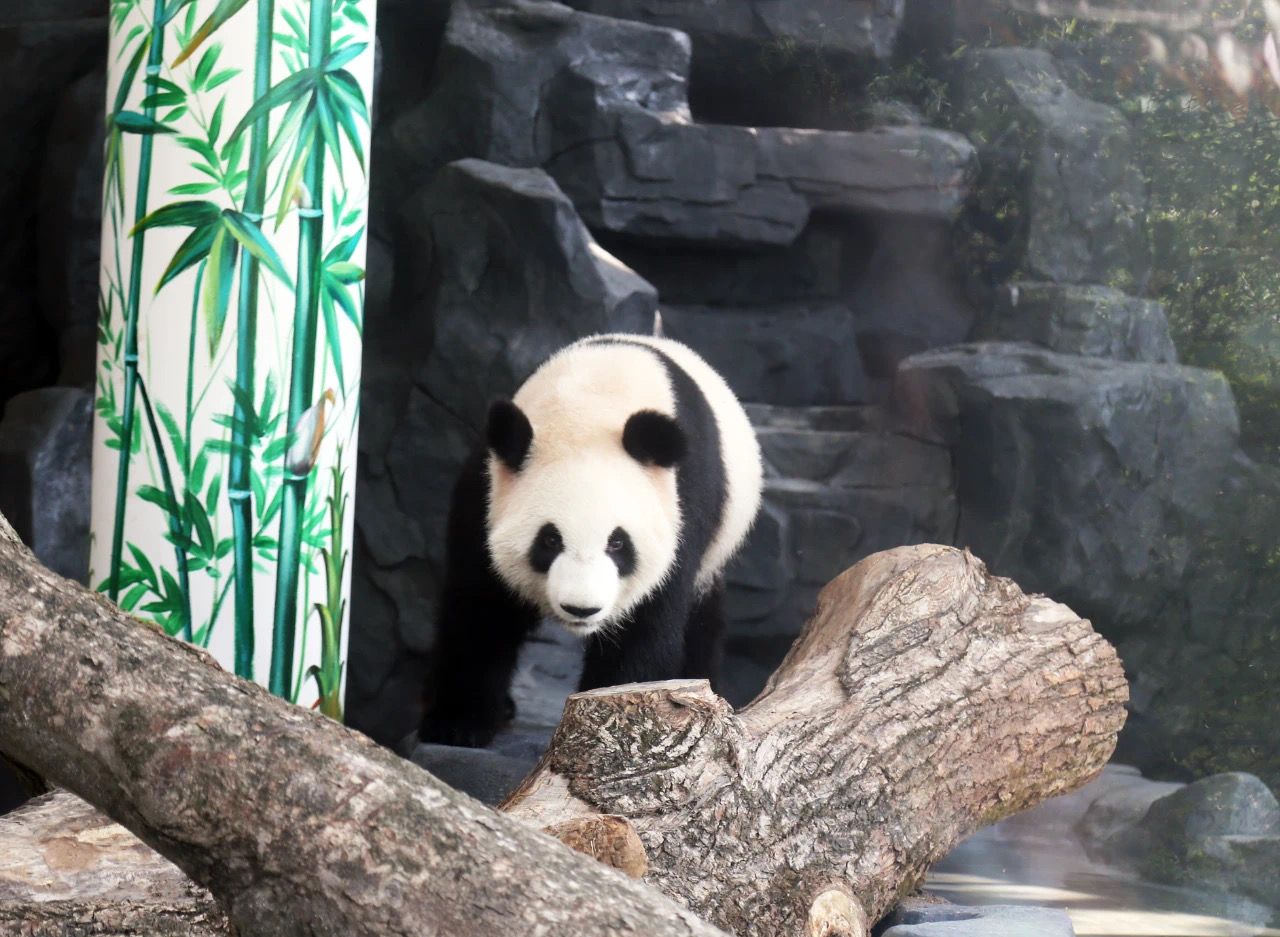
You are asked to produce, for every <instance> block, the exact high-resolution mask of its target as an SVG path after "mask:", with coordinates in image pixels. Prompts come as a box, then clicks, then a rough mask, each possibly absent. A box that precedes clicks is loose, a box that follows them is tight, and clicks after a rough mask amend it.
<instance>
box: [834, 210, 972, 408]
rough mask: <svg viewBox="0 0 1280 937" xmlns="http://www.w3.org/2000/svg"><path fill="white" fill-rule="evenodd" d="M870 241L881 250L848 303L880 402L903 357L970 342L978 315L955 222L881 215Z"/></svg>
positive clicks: (851, 290) (865, 269)
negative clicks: (961, 263) (958, 256)
mask: <svg viewBox="0 0 1280 937" xmlns="http://www.w3.org/2000/svg"><path fill="white" fill-rule="evenodd" d="M869 235H870V238H871V240H872V244H873V245H874V246H873V248H872V250H871V252H870V255H869V256H868V257H867V258H866V262H865V266H864V267H863V268H862V269H861V270H860V272H859V275H858V276H857V277H856V278H855V279H853V281H852V283H851V285H850V287H849V288H848V289H847V290H846V291H845V293H844V299H845V302H847V303H848V305H849V307H850V308H851V309H853V310H854V311H855V312H856V314H857V316H858V350H859V353H860V355H861V357H862V366H863V370H864V371H865V372H866V374H867V376H868V377H869V378H870V379H871V380H872V381H873V382H875V384H876V389H877V395H876V399H877V400H879V399H882V398H883V395H884V394H885V393H886V392H887V391H888V388H889V382H890V381H892V379H893V375H894V372H896V371H897V369H898V363H899V362H900V361H901V360H902V359H903V358H906V357H909V356H910V355H913V354H916V353H917V352H921V351H925V350H927V349H930V348H939V347H945V346H947V345H954V344H956V343H958V342H962V341H964V339H965V338H966V337H967V336H968V334H969V329H970V328H971V326H972V324H973V316H974V311H973V308H972V306H971V305H970V303H969V301H968V299H967V297H966V296H965V291H964V284H963V278H962V276H961V272H960V270H959V269H958V268H957V265H956V261H955V248H954V241H953V237H954V235H953V233H952V226H951V225H950V224H948V223H947V222H944V221H941V220H939V219H936V218H922V217H909V216H903V215H899V214H892V215H879V216H876V217H875V218H874V220H873V221H872V222H871V224H870V231H869ZM881 385H883V386H882V387H881Z"/></svg>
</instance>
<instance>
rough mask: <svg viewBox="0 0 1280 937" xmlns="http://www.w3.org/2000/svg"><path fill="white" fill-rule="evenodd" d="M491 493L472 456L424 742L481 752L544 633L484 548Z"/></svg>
mask: <svg viewBox="0 0 1280 937" xmlns="http://www.w3.org/2000/svg"><path fill="white" fill-rule="evenodd" d="M487 491H488V478H487V476H486V470H485V461H484V453H483V452H478V453H475V454H473V455H472V457H471V458H470V459H469V460H468V461H467V463H466V465H465V466H464V468H463V470H462V473H461V474H460V475H459V477H458V481H457V483H456V484H455V485H454V489H453V498H452V501H451V502H450V506H449V521H448V526H447V529H446V539H445V549H446V570H445V581H444V586H443V589H442V591H441V596H440V607H439V615H438V619H437V626H436V647H435V653H434V655H433V667H432V671H431V674H430V677H429V682H428V686H427V687H426V694H425V696H426V697H427V698H426V699H425V700H424V702H425V703H426V709H425V712H424V714H423V717H422V722H421V724H420V726H419V728H418V737H419V739H421V741H423V742H434V743H438V744H442V745H463V746H466V747H469V748H481V747H483V746H485V745H487V744H489V742H490V741H492V740H493V737H494V735H495V734H496V733H497V731H498V729H499V727H501V725H502V724H503V723H504V722H506V721H508V720H509V719H510V718H511V717H512V716H513V715H514V704H513V703H512V701H511V695H510V689H511V677H512V675H513V674H514V673H515V667H516V661H517V659H518V658H519V655H520V647H521V645H522V644H523V643H524V640H525V638H526V637H528V635H529V633H530V632H531V631H533V629H534V628H536V627H537V625H538V619H539V615H538V612H537V609H535V608H534V607H533V606H531V605H529V604H528V603H526V602H524V601H522V600H520V599H519V598H518V597H517V596H515V595H514V594H513V593H512V592H511V590H510V589H508V588H507V586H506V585H505V584H504V583H503V582H502V581H501V580H500V579H499V578H498V576H497V574H496V573H495V572H494V570H493V565H492V563H491V562H490V560H489V549H488V546H487V544H486V542H485V511H486V502H485V499H486V496H487Z"/></svg>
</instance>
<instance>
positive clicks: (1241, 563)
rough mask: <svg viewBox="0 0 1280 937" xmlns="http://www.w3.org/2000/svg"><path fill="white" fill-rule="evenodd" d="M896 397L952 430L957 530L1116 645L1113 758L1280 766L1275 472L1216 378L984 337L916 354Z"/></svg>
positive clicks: (917, 414)
mask: <svg viewBox="0 0 1280 937" xmlns="http://www.w3.org/2000/svg"><path fill="white" fill-rule="evenodd" d="M895 394H896V403H897V405H898V406H899V407H900V408H901V410H902V411H903V412H905V413H907V414H910V415H911V416H912V417H913V418H914V419H915V420H916V421H917V423H916V425H920V426H922V427H925V426H927V427H928V431H929V432H933V433H937V434H939V435H941V436H942V437H943V438H945V439H947V440H948V441H949V443H950V448H951V454H952V458H953V462H954V466H955V473H956V493H957V498H958V502H959V505H958V507H959V517H960V521H959V526H958V530H957V535H956V540H955V543H956V545H958V546H966V547H968V548H969V549H971V550H973V551H974V553H975V554H976V555H977V556H979V557H980V558H981V559H983V560H984V561H985V562H986V563H987V564H988V566H989V567H990V568H991V569H992V571H993V572H995V573H997V574H999V575H1002V576H1009V577H1011V578H1013V579H1014V580H1015V581H1017V582H1018V583H1019V584H1020V585H1022V586H1023V588H1025V589H1028V590H1031V591H1036V592H1043V593H1046V594H1048V595H1050V596H1051V597H1053V598H1055V599H1057V600H1059V601H1062V602H1065V603H1066V604H1067V605H1069V606H1071V607H1072V608H1073V609H1074V610H1075V611H1077V612H1078V613H1080V614H1081V615H1084V616H1086V617H1088V618H1090V619H1091V620H1092V621H1093V622H1094V625H1095V627H1097V628H1098V629H1099V631H1100V632H1101V633H1102V634H1103V635H1104V636H1105V637H1107V638H1108V639H1109V640H1111V641H1112V642H1113V643H1115V644H1116V645H1117V647H1118V650H1119V652H1120V655H1121V657H1122V658H1123V659H1124V662H1125V667H1126V672H1127V674H1128V676H1129V680H1130V686H1131V697H1130V718H1129V721H1128V723H1127V725H1126V728H1125V731H1124V732H1123V733H1122V734H1121V739H1120V746H1119V749H1118V755H1119V757H1122V758H1124V759H1125V760H1127V761H1130V762H1132V763H1136V764H1139V765H1141V766H1142V767H1143V769H1144V770H1145V771H1147V772H1159V773H1164V774H1166V776H1174V777H1178V776H1185V773H1186V772H1187V771H1189V770H1190V771H1198V772H1200V773H1212V772H1215V771H1220V770H1223V768H1224V767H1237V768H1248V770H1251V771H1253V772H1254V773H1256V774H1258V775H1259V776H1261V777H1263V778H1264V779H1266V780H1268V781H1270V780H1272V779H1276V778H1280V759H1278V758H1277V755H1276V750H1275V747H1274V746H1273V745H1272V744H1271V742H1270V739H1271V738H1272V736H1273V735H1274V726H1273V725H1272V724H1271V721H1270V718H1269V716H1268V713H1272V712H1274V711H1275V708H1274V707H1275V704H1276V701H1277V695H1276V694H1277V690H1276V684H1275V681H1274V679H1273V678H1272V677H1271V674H1273V673H1274V670H1275V668H1276V667H1277V666H1280V659H1278V657H1277V652H1276V647H1275V644H1274V642H1273V641H1271V640H1269V639H1268V638H1267V637H1266V636H1267V635H1269V634H1271V633H1272V630H1271V629H1272V623H1273V621H1274V617H1275V615H1276V614H1277V612H1278V610H1280V575H1278V574H1277V571H1276V570H1275V569H1274V568H1273V567H1272V566H1271V565H1270V564H1269V563H1268V560H1267V557H1268V556H1270V555H1271V551H1272V549H1273V547H1272V546H1271V545H1272V544H1273V542H1274V532H1275V530H1276V529H1277V525H1280V473H1278V472H1277V471H1276V470H1275V469H1273V468H1270V467H1266V466H1260V465H1257V464H1255V463H1252V462H1250V461H1249V460H1248V459H1247V458H1246V457H1244V456H1243V455H1242V454H1241V453H1240V452H1239V450H1238V448H1237V440H1238V424H1237V420H1236V412H1235V405H1234V401H1233V399H1232V395H1231V392H1230V389H1229V387H1228V386H1227V384H1226V381H1225V379H1224V378H1223V377H1222V375H1221V374H1218V373H1216V372H1210V371H1204V370H1200V369H1196V368H1189V367H1183V366H1178V365H1171V364H1151V363H1145V362H1125V361H1112V360H1104V359H1099V358H1084V357H1078V356H1074V355H1063V354H1057V353H1053V352H1049V351H1045V350H1043V349H1039V348H1035V347H1033V346H1030V345H1021V344H1011V343H976V344H971V345H964V346H959V347H956V348H950V349H943V350H939V351H934V352H928V353H925V354H921V355H917V356H914V357H913V358H910V359H908V360H907V361H905V362H904V363H903V365H902V367H901V368H900V370H899V375H898V381H897V386H896V388H895ZM1241 753H1245V754H1244V757H1245V759H1246V760H1245V761H1241V760H1240V758H1241Z"/></svg>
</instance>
